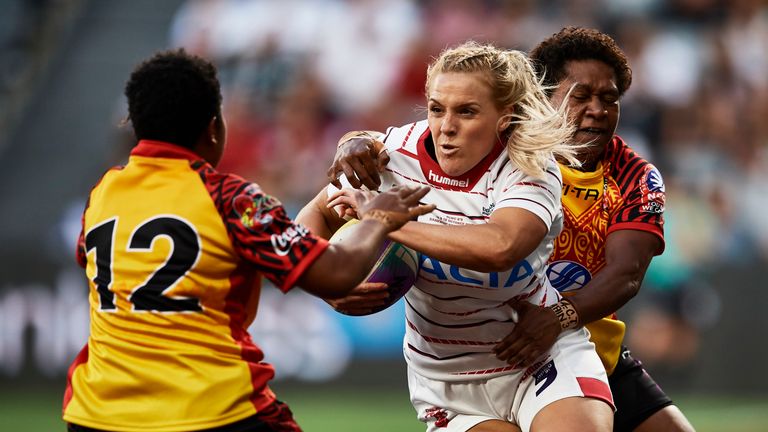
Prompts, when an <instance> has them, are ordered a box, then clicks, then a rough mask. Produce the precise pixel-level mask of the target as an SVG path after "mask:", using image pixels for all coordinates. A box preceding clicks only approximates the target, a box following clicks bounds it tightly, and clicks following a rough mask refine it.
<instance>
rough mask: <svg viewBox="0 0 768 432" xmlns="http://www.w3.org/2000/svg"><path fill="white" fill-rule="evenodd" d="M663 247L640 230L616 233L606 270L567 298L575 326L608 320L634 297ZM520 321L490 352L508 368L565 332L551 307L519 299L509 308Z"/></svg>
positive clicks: (653, 236) (529, 359) (530, 357)
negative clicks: (576, 317) (607, 317)
mask: <svg viewBox="0 0 768 432" xmlns="http://www.w3.org/2000/svg"><path fill="white" fill-rule="evenodd" d="M661 248H662V241H661V239H660V238H659V237H658V236H657V235H656V234H653V233H650V232H647V231H640V230H632V229H626V230H617V231H614V232H612V233H611V234H609V235H608V237H607V239H606V243H605V258H606V265H605V267H604V268H603V269H602V270H601V271H600V272H599V273H598V274H597V275H595V277H594V278H593V279H592V280H591V281H589V283H587V284H586V285H585V286H584V287H583V288H582V289H580V290H578V291H576V293H575V294H573V295H571V296H569V297H568V300H567V301H568V302H570V304H571V305H573V308H574V309H575V310H576V313H577V315H578V323H577V325H578V326H579V327H581V326H584V325H586V324H589V323H591V322H593V321H597V320H599V319H601V318H603V317H606V316H608V315H610V314H612V313H614V312H615V311H616V310H618V309H619V308H621V307H622V306H624V305H625V304H626V303H627V302H628V301H629V300H630V299H632V297H634V296H635V295H636V294H637V292H638V290H639V289H640V285H641V284H642V282H643V277H644V276H645V272H646V270H647V269H648V265H649V264H650V262H651V259H652V258H653V256H654V255H656V254H657V253H658V251H659V250H660V249H661ZM513 307H514V308H515V310H516V311H517V312H518V322H517V325H515V328H514V329H513V331H512V332H511V333H510V334H509V335H508V336H507V337H505V338H504V339H502V341H501V342H500V343H499V344H498V345H496V347H495V349H494V352H495V353H496V356H497V357H498V358H499V359H500V360H505V361H507V362H508V363H509V364H512V365H519V366H527V365H529V364H531V363H532V362H534V361H535V360H536V359H537V358H538V357H539V356H540V355H541V354H542V353H544V352H545V351H546V350H548V349H549V348H550V347H551V346H552V345H553V344H554V343H555V340H557V337H558V336H559V335H560V333H561V332H562V331H563V327H562V325H561V322H560V319H559V318H558V315H557V314H556V312H555V311H554V310H553V308H551V307H540V306H535V305H532V304H530V303H528V302H525V301H521V302H517V303H515V304H513Z"/></svg>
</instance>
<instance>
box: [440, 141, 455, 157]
mask: <svg viewBox="0 0 768 432" xmlns="http://www.w3.org/2000/svg"><path fill="white" fill-rule="evenodd" d="M439 147H440V153H442V154H444V155H446V156H453V155H455V154H456V153H458V152H459V146H456V145H453V144H440V145H439Z"/></svg>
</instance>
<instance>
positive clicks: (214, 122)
mask: <svg viewBox="0 0 768 432" xmlns="http://www.w3.org/2000/svg"><path fill="white" fill-rule="evenodd" d="M219 122H220V121H219V117H218V116H213V118H212V119H211V121H210V122H208V127H207V128H206V130H205V137H206V138H207V140H208V141H210V142H211V143H213V144H217V143H218V141H219V134H220V132H219Z"/></svg>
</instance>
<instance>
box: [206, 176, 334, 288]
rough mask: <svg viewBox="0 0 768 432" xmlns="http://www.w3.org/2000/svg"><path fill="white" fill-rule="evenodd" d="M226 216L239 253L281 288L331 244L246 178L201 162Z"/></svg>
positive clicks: (214, 196)
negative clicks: (294, 219)
mask: <svg viewBox="0 0 768 432" xmlns="http://www.w3.org/2000/svg"><path fill="white" fill-rule="evenodd" d="M195 168H196V169H197V170H198V172H199V173H200V174H201V177H202V178H203V181H204V182H205V184H206V187H207V188H208V190H209V192H210V193H211V196H212V198H213V199H214V203H215V205H216V207H217V209H218V210H219V213H220V214H221V216H222V219H223V221H224V225H225V226H226V229H227V232H228V234H229V238H230V240H231V241H232V245H233V247H234V248H235V251H236V253H237V254H238V255H239V256H240V257H241V258H243V259H244V260H246V261H248V262H250V263H252V264H253V265H254V266H255V268H256V269H257V270H259V271H260V272H261V273H262V274H263V275H264V276H265V277H266V278H267V279H269V280H270V281H271V282H272V283H274V284H275V285H276V286H277V287H278V288H279V289H280V290H281V291H283V292H286V291H288V290H290V289H291V288H292V287H293V286H294V285H295V284H296V281H297V280H298V279H299V278H300V277H301V275H302V274H303V273H304V272H305V271H306V270H307V268H308V267H309V266H310V265H311V264H312V263H313V262H314V261H315V259H317V257H319V256H320V255H321V254H322V253H323V251H325V249H326V248H327V247H328V242H327V241H326V240H324V239H322V238H321V237H318V236H316V235H314V234H312V233H311V232H310V231H309V229H307V228H306V227H304V226H303V225H301V224H297V223H296V222H294V221H293V220H291V219H290V218H289V217H288V215H287V214H286V212H285V209H284V208H283V205H282V204H281V203H280V201H279V200H277V198H275V197H273V196H271V195H269V194H266V193H264V192H263V191H262V190H261V188H260V187H259V186H258V185H257V184H255V183H250V182H247V181H245V180H244V179H242V178H240V177H238V176H235V175H228V174H220V173H217V172H216V171H214V170H213V169H212V168H210V166H207V165H206V166H202V167H195Z"/></svg>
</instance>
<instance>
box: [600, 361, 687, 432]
mask: <svg viewBox="0 0 768 432" xmlns="http://www.w3.org/2000/svg"><path fill="white" fill-rule="evenodd" d="M608 382H609V383H610V385H611V392H612V393H613V400H614V403H615V404H616V415H615V417H614V427H613V430H614V432H632V431H643V432H644V431H657V430H664V431H667V430H669V431H673V432H674V431H690V430H693V428H692V427H691V426H690V423H689V422H688V421H687V420H686V418H685V416H684V415H683V413H682V412H680V410H679V409H678V408H676V407H674V405H672V399H670V398H669V396H667V394H666V393H664V390H662V389H661V387H660V386H659V385H658V384H657V383H656V381H654V380H653V378H652V377H651V376H650V375H649V374H648V372H646V371H645V369H644V368H643V364H642V362H640V361H639V360H637V359H635V358H634V357H633V356H632V353H631V352H630V351H629V349H627V347H622V351H621V356H620V357H619V361H618V363H617V364H616V368H615V369H614V371H613V374H611V376H610V377H609V378H608Z"/></svg>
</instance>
